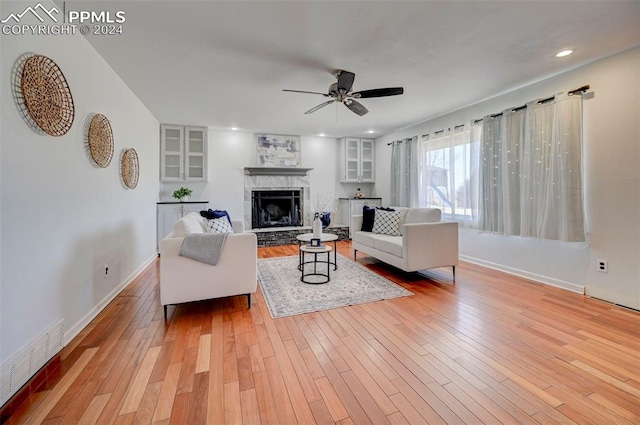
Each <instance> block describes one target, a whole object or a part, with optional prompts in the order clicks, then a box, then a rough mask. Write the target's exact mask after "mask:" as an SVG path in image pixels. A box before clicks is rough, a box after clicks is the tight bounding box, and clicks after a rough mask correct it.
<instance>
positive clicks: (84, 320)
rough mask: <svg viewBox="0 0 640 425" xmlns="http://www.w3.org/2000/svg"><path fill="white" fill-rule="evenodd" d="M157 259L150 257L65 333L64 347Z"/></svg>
mask: <svg viewBox="0 0 640 425" xmlns="http://www.w3.org/2000/svg"><path fill="white" fill-rule="evenodd" d="M156 258H158V256H157V255H155V254H154V255H152V256H151V257H149V258H148V259H147V260H146V261H145V262H144V263H142V265H141V266H140V267H138V268H137V269H136V270H135V271H134V272H133V273H132V274H131V275H130V276H129V277H128V278H126V279H125V280H124V282H122V283H121V284H120V285H118V287H116V288H115V289H114V290H113V291H111V292H110V293H109V294H108V295H107V296H106V297H104V298H103V299H102V301H100V302H99V303H98V304H96V305H95V307H93V308H92V309H91V310H90V311H89V312H88V313H87V314H86V315H85V316H84V317H83V318H82V319H80V320H79V321H78V322H77V323H76V324H75V325H73V326H72V327H71V328H69V330H67V331H66V332H65V333H64V345H65V346H66V345H67V344H69V343H70V342H71V340H72V339H73V338H75V337H76V336H77V335H78V334H79V333H80V332H81V331H82V330H83V329H84V328H85V327H86V326H87V325H88V324H89V323H90V322H91V321H92V320H93V319H95V318H96V316H97V315H98V314H100V312H101V311H102V310H103V309H104V308H105V307H106V306H107V305H108V304H109V303H110V302H111V301H113V299H114V298H115V297H117V296H118V294H119V293H120V292H122V290H123V289H124V288H126V287H127V286H129V284H130V283H131V282H133V280H134V279H135V278H136V277H138V275H139V274H140V273H142V271H143V270H144V269H145V268H147V266H149V264H151V263H152V262H153V261H154V260H155V259H156Z"/></svg>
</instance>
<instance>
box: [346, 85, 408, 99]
mask: <svg viewBox="0 0 640 425" xmlns="http://www.w3.org/2000/svg"><path fill="white" fill-rule="evenodd" d="M402 93H404V89H403V88H402V87H388V88H386V89H372V90H362V91H360V92H357V93H353V97H355V98H359V99H366V98H368V97H386V96H397V95H399V94H402Z"/></svg>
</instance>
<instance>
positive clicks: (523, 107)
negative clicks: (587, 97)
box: [473, 84, 591, 124]
mask: <svg viewBox="0 0 640 425" xmlns="http://www.w3.org/2000/svg"><path fill="white" fill-rule="evenodd" d="M590 88H591V86H590V85H589V84H586V85H584V86H582V87H578V88H577V89H575V90H569V91H568V92H567V94H568V95H569V96H573V95H574V94H578V93H580V94H582V93H584V92H586V91H587V90H589V89H590ZM555 98H556V97H555V96H550V97H547V98H546V99H542V100H539V101H538V102H537V103H538V105H539V104H542V103H547V102H551V101H552V100H553V99H555ZM526 107H527V105H522V106H517V107H515V108H511V111H512V112H516V111H520V110H522V109H525V108H526ZM489 116H490V117H491V118H496V117H501V116H502V112H499V113H497V114H492V115H489ZM482 120H483V118H478V119H477V120H473V123H474V124H478V123H479V122H482Z"/></svg>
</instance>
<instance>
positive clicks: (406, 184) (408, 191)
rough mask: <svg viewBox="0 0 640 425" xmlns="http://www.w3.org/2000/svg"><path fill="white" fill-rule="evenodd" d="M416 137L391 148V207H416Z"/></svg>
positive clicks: (394, 143) (395, 143) (417, 188)
mask: <svg viewBox="0 0 640 425" xmlns="http://www.w3.org/2000/svg"><path fill="white" fill-rule="evenodd" d="M417 140H418V137H417V136H415V137H413V138H407V139H404V140H400V141H396V142H393V145H392V147H391V149H392V150H391V205H396V206H399V207H417V206H418V190H419V185H418V179H419V177H418V143H417Z"/></svg>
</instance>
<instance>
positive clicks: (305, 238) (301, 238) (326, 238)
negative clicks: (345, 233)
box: [296, 232, 338, 270]
mask: <svg viewBox="0 0 640 425" xmlns="http://www.w3.org/2000/svg"><path fill="white" fill-rule="evenodd" d="M312 238H313V233H303V234H301V235H298V236H296V239H297V240H298V246H299V247H301V246H302V244H303V243H309V242H310V241H311V239H312ZM331 241H333V262H331V263H330V264H333V270H338V246H337V241H338V235H334V234H333V233H324V232H322V234H321V235H320V242H331ZM299 257H300V258H299V260H300V261H299V263H300V264H299V265H298V270H302V252H300V253H299Z"/></svg>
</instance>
